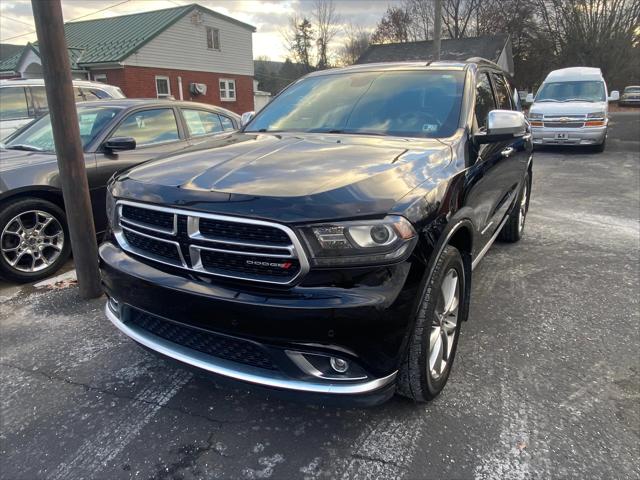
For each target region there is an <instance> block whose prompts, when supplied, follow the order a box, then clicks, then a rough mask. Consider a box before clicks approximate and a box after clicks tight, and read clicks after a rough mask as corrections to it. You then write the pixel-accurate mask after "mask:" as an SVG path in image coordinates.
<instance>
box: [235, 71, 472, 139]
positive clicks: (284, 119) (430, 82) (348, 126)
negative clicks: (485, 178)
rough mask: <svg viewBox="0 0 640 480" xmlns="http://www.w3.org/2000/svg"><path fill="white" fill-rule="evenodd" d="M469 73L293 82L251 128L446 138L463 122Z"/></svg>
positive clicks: (361, 75)
mask: <svg viewBox="0 0 640 480" xmlns="http://www.w3.org/2000/svg"><path fill="white" fill-rule="evenodd" d="M463 85H464V72H455V71H454V72H451V71H447V72H429V71H394V72H358V73H351V72H349V73H339V74H329V75H322V76H317V77H309V78H306V79H303V80H302V81H300V82H298V83H295V84H293V85H292V86H291V87H289V88H287V89H286V90H285V91H284V92H283V93H282V94H280V95H279V96H278V97H276V98H275V99H274V100H273V101H272V102H271V103H270V104H269V105H267V106H266V107H265V108H264V109H263V110H262V111H261V112H260V113H259V114H258V115H257V116H256V117H255V118H254V119H253V121H251V122H250V123H249V124H248V125H247V127H246V128H245V131H246V132H281V131H289V132H327V133H354V134H369V135H394V136H406V137H443V136H449V135H451V134H453V132H454V131H455V129H456V128H457V126H458V118H459V116H460V105H461V103H462V90H463Z"/></svg>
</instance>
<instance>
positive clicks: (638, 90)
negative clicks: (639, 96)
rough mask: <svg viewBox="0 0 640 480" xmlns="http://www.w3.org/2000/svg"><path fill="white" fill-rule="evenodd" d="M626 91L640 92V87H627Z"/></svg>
mask: <svg viewBox="0 0 640 480" xmlns="http://www.w3.org/2000/svg"><path fill="white" fill-rule="evenodd" d="M624 93H640V87H627V88H625V89H624Z"/></svg>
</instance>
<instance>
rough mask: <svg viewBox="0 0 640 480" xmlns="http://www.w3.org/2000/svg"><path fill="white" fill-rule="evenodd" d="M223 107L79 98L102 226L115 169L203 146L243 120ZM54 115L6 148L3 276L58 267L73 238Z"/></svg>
mask: <svg viewBox="0 0 640 480" xmlns="http://www.w3.org/2000/svg"><path fill="white" fill-rule="evenodd" d="M239 119H240V117H239V116H238V115H236V114H234V113H232V112H230V111H228V110H225V109H223V108H218V107H213V106H211V105H204V104H199V103H193V102H173V101H168V100H135V99H123V100H101V101H94V102H87V103H79V104H78V121H79V124H80V135H81V137H82V143H83V146H84V151H85V161H86V169H87V177H88V180H89V188H90V190H91V201H92V205H93V214H94V220H95V224H96V231H97V232H98V233H100V232H104V230H105V228H106V223H107V222H106V215H105V210H104V207H105V205H104V199H105V189H106V184H107V181H108V180H109V178H110V177H111V176H112V175H113V174H114V173H115V172H117V171H120V170H123V169H126V168H129V167H131V166H133V165H137V164H139V163H142V162H145V161H147V160H151V159H155V158H158V157H161V156H163V155H167V154H172V153H179V152H185V151H188V150H190V149H191V150H193V149H199V148H204V147H205V146H206V145H207V144H208V142H210V141H211V140H212V139H219V138H226V137H228V136H229V135H230V132H231V131H233V130H236V129H237V128H238V127H239ZM68 238H69V234H68V231H67V222H66V220H65V214H64V202H63V200H62V191H61V186H60V178H59V174H58V164H57V158H56V154H55V152H54V144H53V134H52V131H51V122H50V120H49V115H48V114H47V115H45V116H43V117H41V118H40V119H38V120H36V121H34V122H33V123H31V124H29V125H28V126H26V127H23V128H22V129H20V130H18V131H17V132H16V133H14V134H13V135H12V136H11V137H9V139H8V140H7V141H6V143H5V144H2V146H1V150H0V276H4V277H6V278H8V279H10V280H14V281H19V282H23V281H33V280H38V279H40V278H44V277H46V276H48V275H50V274H51V273H53V272H55V271H56V270H57V269H58V268H59V267H60V266H61V265H62V264H63V263H64V262H65V260H66V259H67V258H68V257H69V254H70V245H69V240H68Z"/></svg>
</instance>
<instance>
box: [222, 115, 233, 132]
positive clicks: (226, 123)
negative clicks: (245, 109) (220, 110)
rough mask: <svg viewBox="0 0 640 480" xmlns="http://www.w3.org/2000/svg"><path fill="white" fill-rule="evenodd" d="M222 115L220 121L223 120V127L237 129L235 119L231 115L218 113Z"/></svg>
mask: <svg viewBox="0 0 640 480" xmlns="http://www.w3.org/2000/svg"><path fill="white" fill-rule="evenodd" d="M218 116H219V117H220V121H222V128H223V129H224V130H225V132H226V131H227V130H235V129H236V127H235V125H234V124H233V121H232V120H231V119H230V118H229V117H225V116H224V115H218Z"/></svg>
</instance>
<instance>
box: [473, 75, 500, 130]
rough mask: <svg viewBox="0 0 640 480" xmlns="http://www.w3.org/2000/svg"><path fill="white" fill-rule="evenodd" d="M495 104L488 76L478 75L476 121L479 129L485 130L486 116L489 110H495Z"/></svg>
mask: <svg viewBox="0 0 640 480" xmlns="http://www.w3.org/2000/svg"><path fill="white" fill-rule="evenodd" d="M495 108H496V102H495V100H494V98H493V92H492V91H491V83H489V75H487V74H486V73H481V74H480V75H478V83H477V84H476V121H477V122H478V127H480V128H481V129H483V128H485V129H486V128H487V116H488V115H489V112H490V111H491V110H495Z"/></svg>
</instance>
